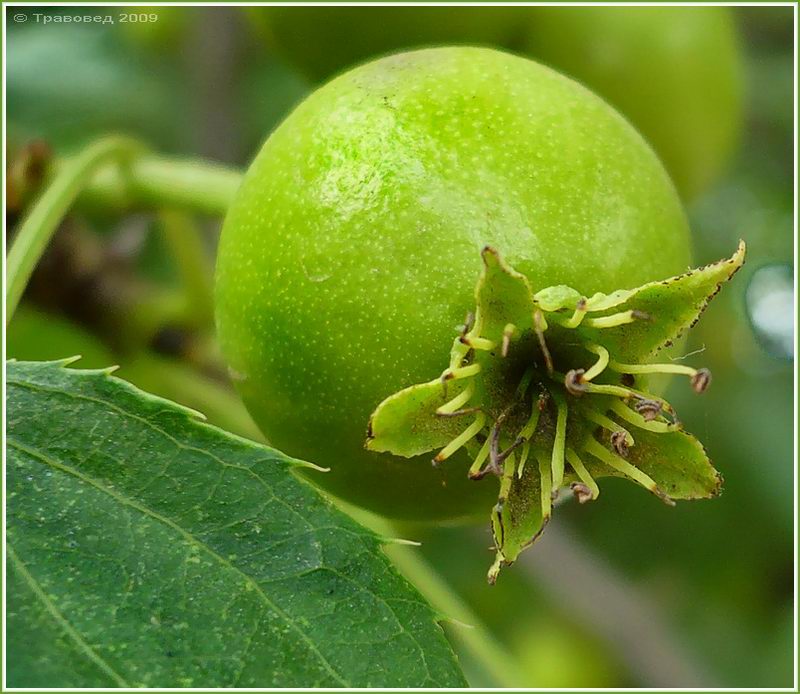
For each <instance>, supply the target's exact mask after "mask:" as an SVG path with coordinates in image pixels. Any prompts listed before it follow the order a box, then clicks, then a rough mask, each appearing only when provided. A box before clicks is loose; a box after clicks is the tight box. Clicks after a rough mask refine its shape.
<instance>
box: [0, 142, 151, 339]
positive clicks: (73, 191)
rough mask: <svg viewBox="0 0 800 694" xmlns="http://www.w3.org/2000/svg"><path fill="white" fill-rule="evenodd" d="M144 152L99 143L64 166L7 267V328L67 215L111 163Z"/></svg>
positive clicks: (23, 228) (19, 237)
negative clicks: (96, 175) (31, 277)
mask: <svg viewBox="0 0 800 694" xmlns="http://www.w3.org/2000/svg"><path fill="white" fill-rule="evenodd" d="M139 151H141V145H139V144H138V143H137V142H135V141H134V140H131V139H129V138H125V137H116V136H114V137H108V138H104V139H102V140H98V141H96V142H94V143H93V144H91V145H89V146H88V147H87V148H86V149H84V150H83V151H82V152H81V153H80V154H79V155H78V156H76V157H75V158H74V159H72V160H71V161H70V162H69V163H68V164H66V165H64V166H63V168H61V170H60V171H58V173H57V174H56V176H55V178H53V180H52V182H51V183H50V185H49V186H48V187H47V188H46V189H45V191H44V193H43V194H42V196H41V197H40V198H39V200H38V201H37V202H36V204H35V205H34V206H33V209H31V211H30V213H29V214H28V216H27V217H26V219H25V220H24V221H23V222H22V224H21V226H20V228H19V232H18V234H17V238H16V240H15V241H14V245H13V246H12V247H11V250H10V251H9V253H8V260H7V263H6V283H7V284H6V286H7V294H6V325H8V322H9V321H10V320H11V317H12V315H13V314H14V310H15V309H16V307H17V304H19V300H20V298H21V297H22V293H23V292H24V291H25V286H26V285H27V284H28V280H29V279H30V276H31V273H32V272H33V269H34V267H36V263H37V262H38V261H39V258H40V257H41V255H42V253H43V252H44V249H45V248H46V247H47V244H48V243H49V241H50V238H51V237H52V236H53V234H54V233H55V230H56V229H57V228H58V225H59V224H60V223H61V220H62V219H63V218H64V215H65V214H66V213H67V211H68V210H69V208H70V207H71V206H72V204H73V202H75V199H76V198H77V197H78V195H79V194H80V192H81V190H83V189H84V188H85V186H86V184H87V182H88V180H89V179H90V178H91V177H92V176H93V175H94V173H95V172H96V171H97V170H98V169H99V168H101V167H102V166H103V165H105V164H107V163H109V162H115V163H116V164H120V163H124V162H125V161H127V160H129V159H131V158H132V157H134V156H135V155H136V154H137V153H138V152H139Z"/></svg>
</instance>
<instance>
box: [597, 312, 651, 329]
mask: <svg viewBox="0 0 800 694" xmlns="http://www.w3.org/2000/svg"><path fill="white" fill-rule="evenodd" d="M649 318H650V316H648V315H647V314H646V313H645V312H644V311H637V310H636V309H631V310H630V311H620V312H619V313H612V314H611V315H610V316H601V317H600V318H587V319H586V323H585V324H586V325H587V326H588V327H590V328H616V327H617V326H619V325H625V324H627V323H633V321H635V320H647V319H649Z"/></svg>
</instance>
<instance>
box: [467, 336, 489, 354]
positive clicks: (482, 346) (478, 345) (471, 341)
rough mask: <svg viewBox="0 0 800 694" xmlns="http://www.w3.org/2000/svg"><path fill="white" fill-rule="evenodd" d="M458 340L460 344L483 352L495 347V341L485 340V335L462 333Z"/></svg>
mask: <svg viewBox="0 0 800 694" xmlns="http://www.w3.org/2000/svg"><path fill="white" fill-rule="evenodd" d="M459 340H460V342H461V343H462V344H464V345H467V346H468V347H472V349H479V350H482V351H484V352H489V351H491V350H493V349H494V348H495V343H494V342H492V341H491V340H487V339H486V338H485V337H472V336H470V335H462V336H461V337H460V338H459Z"/></svg>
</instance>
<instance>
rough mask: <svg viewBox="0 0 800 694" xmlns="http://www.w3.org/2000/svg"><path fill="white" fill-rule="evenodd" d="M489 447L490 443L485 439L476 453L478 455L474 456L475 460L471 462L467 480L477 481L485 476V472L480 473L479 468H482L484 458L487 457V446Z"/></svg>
mask: <svg viewBox="0 0 800 694" xmlns="http://www.w3.org/2000/svg"><path fill="white" fill-rule="evenodd" d="M490 445H491V441H490V440H489V437H487V438H486V441H484V442H483V446H481V449H480V450H479V451H478V455H476V456H475V460H473V461H472V465H471V466H470V468H469V478H470V479H472V480H479V479H482V478H483V477H485V476H486V473H485V472H481V467H483V463H484V461H485V460H486V458H488V457H489V446H490Z"/></svg>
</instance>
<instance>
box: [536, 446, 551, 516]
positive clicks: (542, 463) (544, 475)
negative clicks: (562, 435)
mask: <svg viewBox="0 0 800 694" xmlns="http://www.w3.org/2000/svg"><path fill="white" fill-rule="evenodd" d="M536 459H537V461H538V463H539V476H540V480H541V485H542V493H541V494H540V496H541V498H542V521H547V519H548V518H550V512H551V510H552V508H553V498H552V495H551V492H550V490H551V489H552V488H553V482H552V479H551V477H550V461H549V460H547V458H545V457H544V456H540V455H537V456H536Z"/></svg>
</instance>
